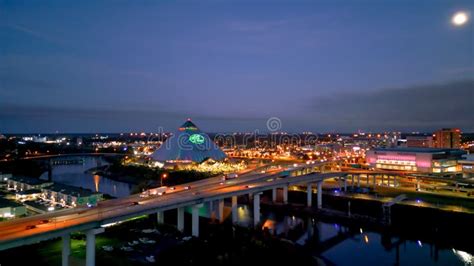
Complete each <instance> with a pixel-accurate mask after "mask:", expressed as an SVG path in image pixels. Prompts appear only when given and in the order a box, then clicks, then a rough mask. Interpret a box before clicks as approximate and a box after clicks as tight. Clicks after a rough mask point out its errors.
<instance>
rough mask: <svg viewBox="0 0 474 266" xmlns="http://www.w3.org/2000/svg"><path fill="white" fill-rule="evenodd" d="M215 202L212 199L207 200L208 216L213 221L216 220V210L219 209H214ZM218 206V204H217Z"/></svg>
mask: <svg viewBox="0 0 474 266" xmlns="http://www.w3.org/2000/svg"><path fill="white" fill-rule="evenodd" d="M218 204H219V203H218ZM215 205H216V204H215V202H214V201H213V200H211V201H209V213H210V215H209V217H210V218H211V221H215V220H216V216H217V215H218V213H217V212H218V211H219V210H216V206H215ZM217 207H219V206H217Z"/></svg>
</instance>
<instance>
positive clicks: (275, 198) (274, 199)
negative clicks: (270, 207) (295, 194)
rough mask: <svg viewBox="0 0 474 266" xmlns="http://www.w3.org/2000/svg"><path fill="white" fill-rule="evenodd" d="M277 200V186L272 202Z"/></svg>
mask: <svg viewBox="0 0 474 266" xmlns="http://www.w3.org/2000/svg"><path fill="white" fill-rule="evenodd" d="M276 201H277V188H273V189H272V202H273V203H275V202H276Z"/></svg>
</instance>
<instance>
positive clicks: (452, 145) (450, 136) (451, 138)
mask: <svg viewBox="0 0 474 266" xmlns="http://www.w3.org/2000/svg"><path fill="white" fill-rule="evenodd" d="M433 137H434V139H435V147H436V148H448V149H459V148H460V147H461V130H460V129H459V128H443V129H440V130H438V131H436V132H435V133H434V134H433Z"/></svg>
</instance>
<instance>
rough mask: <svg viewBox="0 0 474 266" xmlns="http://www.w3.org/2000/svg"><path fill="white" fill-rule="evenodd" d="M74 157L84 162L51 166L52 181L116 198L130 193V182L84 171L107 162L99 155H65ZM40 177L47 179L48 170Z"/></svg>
mask: <svg viewBox="0 0 474 266" xmlns="http://www.w3.org/2000/svg"><path fill="white" fill-rule="evenodd" d="M75 158H76V159H84V163H83V164H69V165H54V166H53V175H52V179H53V181H54V182H57V183H61V184H65V185H70V186H75V187H82V188H86V189H90V190H92V191H95V192H101V193H104V194H109V195H110V196H113V197H117V198H120V197H126V196H128V195H130V193H131V191H132V189H133V185H132V184H129V183H125V182H119V181H115V180H112V179H109V178H106V177H102V176H99V175H92V174H88V173H85V172H86V171H87V170H89V169H91V168H94V167H97V166H98V164H99V165H106V164H107V162H105V161H104V160H103V159H102V158H101V157H73V156H72V157H67V159H75ZM40 179H44V180H47V179H48V172H45V173H43V174H42V175H41V177H40Z"/></svg>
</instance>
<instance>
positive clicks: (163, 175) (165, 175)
mask: <svg viewBox="0 0 474 266" xmlns="http://www.w3.org/2000/svg"><path fill="white" fill-rule="evenodd" d="M167 176H168V175H167V174H166V173H163V174H161V178H160V187H162V186H163V178H166V177H167Z"/></svg>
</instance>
